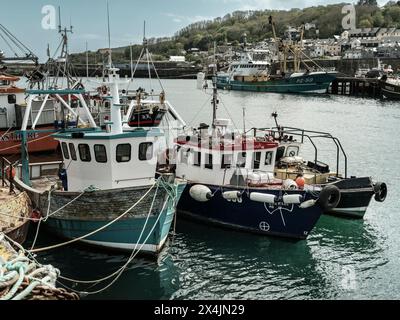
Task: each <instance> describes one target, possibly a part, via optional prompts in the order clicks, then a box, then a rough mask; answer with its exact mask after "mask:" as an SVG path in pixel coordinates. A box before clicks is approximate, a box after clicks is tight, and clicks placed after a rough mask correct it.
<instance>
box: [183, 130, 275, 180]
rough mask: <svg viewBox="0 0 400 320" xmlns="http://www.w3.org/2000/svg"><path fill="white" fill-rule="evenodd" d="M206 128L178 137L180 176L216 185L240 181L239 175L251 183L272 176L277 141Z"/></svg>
mask: <svg viewBox="0 0 400 320" xmlns="http://www.w3.org/2000/svg"><path fill="white" fill-rule="evenodd" d="M217 129H218V128H217ZM204 130H205V129H203V130H201V131H203V132H200V135H194V136H180V137H178V139H177V141H176V142H177V146H178V147H177V149H178V152H177V167H176V174H177V176H178V177H182V178H185V179H187V180H189V181H201V182H202V183H207V184H214V185H235V184H238V183H239V180H238V176H242V177H244V179H247V180H248V182H252V183H257V182H260V183H267V182H269V181H270V180H272V179H273V172H274V167H275V157H276V151H277V146H278V144H277V143H276V142H271V141H268V140H267V139H263V138H260V137H257V138H255V137H242V135H241V134H239V135H232V134H226V133H225V134H224V133H223V134H222V135H220V136H215V135H213V134H211V135H208V134H207V133H204ZM242 182H243V181H242Z"/></svg>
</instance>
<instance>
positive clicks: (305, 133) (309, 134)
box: [247, 127, 347, 178]
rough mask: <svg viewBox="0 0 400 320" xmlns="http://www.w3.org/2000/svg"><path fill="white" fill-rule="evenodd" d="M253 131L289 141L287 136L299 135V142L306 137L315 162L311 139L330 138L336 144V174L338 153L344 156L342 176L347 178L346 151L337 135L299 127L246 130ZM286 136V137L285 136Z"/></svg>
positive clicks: (338, 164) (337, 173)
mask: <svg viewBox="0 0 400 320" xmlns="http://www.w3.org/2000/svg"><path fill="white" fill-rule="evenodd" d="M251 131H253V133H254V136H255V137H256V136H257V133H258V132H263V133H264V134H265V133H268V134H272V135H274V137H276V134H277V135H278V138H277V139H278V140H279V141H285V139H286V141H290V140H287V139H289V136H296V137H301V141H300V142H301V143H302V144H303V143H304V141H305V139H307V140H308V141H309V142H310V143H311V144H312V146H313V148H314V160H315V164H317V163H318V148H317V145H316V144H315V142H314V140H313V139H318V138H323V139H330V140H332V141H333V142H334V143H335V145H336V176H337V177H338V176H339V169H340V155H341V154H342V156H343V158H344V176H345V178H347V155H346V152H345V151H344V149H343V146H342V144H341V142H340V140H339V139H338V138H337V137H334V136H332V134H330V133H328V132H322V131H314V130H305V129H300V128H295V127H272V128H252V129H250V130H248V131H247V132H251ZM285 136H287V137H285Z"/></svg>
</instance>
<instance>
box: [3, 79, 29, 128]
mask: <svg viewBox="0 0 400 320" xmlns="http://www.w3.org/2000/svg"><path fill="white" fill-rule="evenodd" d="M18 80H19V78H18V77H13V76H8V75H0V130H1V129H6V130H7V129H8V128H10V127H16V126H17V120H16V106H17V105H18V104H22V103H23V102H24V99H25V95H24V89H21V88H18V87H17V86H16V84H15V83H16V82H17V81H18Z"/></svg>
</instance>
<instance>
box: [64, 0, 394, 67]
mask: <svg viewBox="0 0 400 320" xmlns="http://www.w3.org/2000/svg"><path fill="white" fill-rule="evenodd" d="M344 5H346V3H339V4H333V5H326V6H315V7H309V8H304V9H296V8H294V9H291V10H259V11H236V12H233V13H230V14H227V15H225V16H224V17H219V18H215V19H214V20H209V21H199V22H196V23H193V24H190V25H189V26H187V27H185V28H183V29H181V30H179V31H178V32H177V33H176V34H175V35H174V36H173V37H170V38H152V39H149V49H150V51H151V52H153V53H154V54H155V58H156V59H160V60H162V59H167V58H168V57H169V56H173V55H181V54H182V51H183V50H189V49H190V48H198V49H199V50H202V51H207V50H209V49H210V48H211V47H212V45H213V43H214V41H215V42H217V44H218V45H224V44H227V43H230V44H232V45H238V44H239V43H240V41H241V40H242V36H243V34H244V33H246V34H247V39H248V41H249V42H259V41H262V40H264V39H267V38H271V37H272V36H273V34H272V30H271V26H270V25H269V23H268V17H269V16H273V17H274V21H275V24H276V31H277V35H278V36H282V35H283V33H284V31H285V30H286V28H287V27H288V26H292V27H298V26H300V25H301V24H303V23H310V24H315V26H316V29H317V30H318V33H317V32H316V30H315V29H314V30H313V29H311V30H308V31H306V34H305V36H306V37H309V38H315V37H319V38H330V37H332V36H333V35H339V34H341V33H342V32H343V29H342V19H343V17H344V15H343V14H342V7H343V6H344ZM356 13H357V23H356V25H357V27H358V28H369V27H389V28H390V27H394V28H400V1H397V2H396V1H389V2H388V3H387V4H386V5H385V6H383V7H378V6H377V2H376V0H359V1H358V3H357V5H356ZM132 50H133V57H134V58H137V57H138V56H139V54H140V51H141V45H134V46H133V48H132ZM113 52H115V54H116V56H115V57H114V60H115V61H119V62H127V61H129V58H130V48H129V47H124V48H117V49H116V50H114V51H113ZM90 55H91V59H92V58H93V56H94V55H95V53H90ZM187 58H188V60H191V59H194V58H193V57H191V56H190V55H189V56H187ZM84 59H85V58H84V55H82V54H75V55H73V56H72V60H73V62H78V63H82V61H84Z"/></svg>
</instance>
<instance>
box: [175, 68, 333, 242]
mask: <svg viewBox="0 0 400 320" xmlns="http://www.w3.org/2000/svg"><path fill="white" fill-rule="evenodd" d="M216 82H217V80H216V77H215V76H214V77H213V98H212V105H213V121H212V125H211V127H210V126H207V125H205V124H201V125H200V127H198V128H192V129H191V130H187V131H186V132H184V133H183V134H181V135H180V136H179V137H178V138H177V139H176V150H177V155H176V157H177V158H176V175H177V176H178V177H182V178H183V177H184V178H185V179H187V181H188V184H187V186H186V188H185V190H184V192H183V194H182V197H181V200H180V201H179V204H178V212H179V214H181V215H183V216H186V217H189V218H192V219H196V220H199V221H203V222H207V223H212V224H216V225H219V226H222V227H227V228H233V229H237V230H242V231H247V232H252V233H259V234H263V235H271V236H281V237H289V238H297V239H305V238H306V237H307V236H308V235H309V234H310V232H311V231H312V229H313V227H314V226H315V224H316V223H317V221H318V219H319V218H320V216H321V214H322V212H323V211H324V210H327V209H328V208H335V207H336V205H337V203H338V202H339V200H340V191H339V190H338V188H337V187H336V186H330V187H328V188H324V189H322V190H321V189H319V190H318V191H317V190H315V189H314V188H313V187H312V186H306V187H305V188H304V189H300V188H299V187H298V186H297V185H296V184H295V183H294V181H293V180H290V179H286V180H282V179H276V178H275V177H274V168H275V156H276V153H277V148H278V143H277V142H275V141H271V140H268V139H265V138H258V137H253V136H248V135H244V134H243V132H240V133H239V132H234V131H231V130H229V126H230V121H229V119H218V118H217V117H216V110H217V105H218V95H217V85H216Z"/></svg>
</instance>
